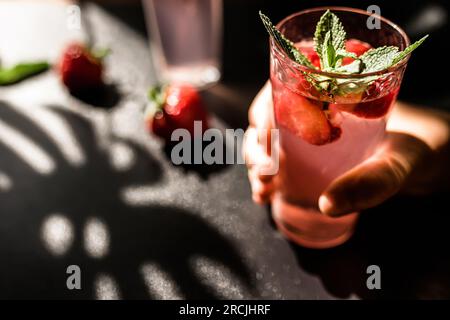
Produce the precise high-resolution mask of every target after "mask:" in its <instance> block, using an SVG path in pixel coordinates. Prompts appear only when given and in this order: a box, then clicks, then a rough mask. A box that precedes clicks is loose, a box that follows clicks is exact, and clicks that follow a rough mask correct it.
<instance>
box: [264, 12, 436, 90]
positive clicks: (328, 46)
mask: <svg viewBox="0 0 450 320" xmlns="http://www.w3.org/2000/svg"><path fill="white" fill-rule="evenodd" d="M259 15H260V17H261V20H262V22H263V24H264V26H265V27H266V29H267V31H268V33H269V34H270V36H271V37H272V38H273V39H274V40H275V42H277V43H278V45H279V46H280V47H281V48H282V49H283V51H284V52H285V53H286V54H287V55H288V56H289V57H290V59H292V60H294V61H295V62H297V63H299V64H301V65H303V66H307V67H309V68H315V67H314V66H313V65H312V63H311V62H310V61H309V60H308V58H306V57H305V56H304V55H303V54H302V53H301V52H299V50H298V49H297V48H296V47H295V46H294V44H293V43H292V41H290V40H289V39H286V38H285V37H284V36H283V34H281V32H280V31H279V30H278V29H277V28H276V27H275V26H274V25H273V24H272V22H271V21H270V19H269V18H268V17H267V16H266V15H264V14H263V13H261V11H260V12H259ZM346 36H347V34H346V32H345V29H344V27H343V25H342V23H341V21H340V20H339V18H338V16H337V15H335V14H334V13H332V12H331V11H330V10H327V11H326V12H325V13H324V14H323V15H322V17H321V18H320V19H319V22H318V23H317V26H316V30H315V33H314V49H315V51H316V53H317V55H318V56H319V58H320V65H321V70H322V71H326V72H330V73H337V74H350V75H351V74H365V73H371V72H378V71H382V70H385V69H387V68H389V67H392V66H394V65H396V64H397V63H399V62H400V61H402V60H403V59H404V58H406V57H407V56H408V55H409V54H411V52H412V51H414V50H415V49H417V48H418V47H419V46H420V45H421V44H422V43H423V42H424V41H425V39H426V38H427V37H428V35H426V36H425V37H423V38H422V39H420V40H419V41H417V42H415V43H413V44H412V45H410V46H408V47H407V48H406V49H405V50H403V51H399V48H398V47H395V46H383V47H379V48H373V49H370V50H368V51H366V52H365V53H364V54H362V55H361V56H359V57H357V56H356V55H355V54H354V53H351V52H347V51H346V50H345V41H346ZM346 57H349V58H352V59H354V61H353V62H352V63H350V64H348V65H345V66H343V65H342V60H343V59H344V58H346ZM304 74H305V76H306V79H307V80H308V81H309V82H310V83H311V84H312V85H313V86H314V87H315V88H316V89H318V90H319V91H321V92H323V93H324V94H326V95H327V96H334V95H347V94H351V93H360V92H363V91H364V90H366V88H367V87H368V86H369V85H370V84H372V83H373V82H374V81H375V80H377V79H378V78H379V77H381V76H378V75H374V76H370V77H369V76H367V77H364V78H354V79H339V78H333V77H329V76H324V75H318V74H314V73H306V72H304Z"/></svg>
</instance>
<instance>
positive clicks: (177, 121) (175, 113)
mask: <svg viewBox="0 0 450 320" xmlns="http://www.w3.org/2000/svg"><path fill="white" fill-rule="evenodd" d="M148 98H149V100H150V103H149V104H148V106H147V109H146V112H145V121H146V123H147V127H148V129H149V131H150V132H152V133H154V134H155V135H157V136H160V137H162V138H164V139H165V140H166V141H170V138H171V135H172V132H173V131H174V130H175V129H179V128H182V129H186V130H188V131H189V133H190V135H191V137H193V136H194V134H197V133H200V132H194V121H201V126H202V132H201V133H203V132H204V131H205V130H206V129H208V115H207V113H206V109H205V107H204V104H203V101H202V99H201V97H200V95H199V94H198V92H197V90H196V89H195V88H193V87H191V86H189V85H185V84H181V85H180V84H177V85H168V86H162V87H159V86H158V87H153V88H151V89H150V91H149V94H148Z"/></svg>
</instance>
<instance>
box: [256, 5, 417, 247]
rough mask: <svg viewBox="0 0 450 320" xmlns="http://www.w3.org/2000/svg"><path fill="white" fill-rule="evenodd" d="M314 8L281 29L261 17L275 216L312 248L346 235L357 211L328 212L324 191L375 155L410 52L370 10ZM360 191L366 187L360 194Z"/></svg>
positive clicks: (404, 41)
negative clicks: (275, 167) (372, 21)
mask: <svg viewBox="0 0 450 320" xmlns="http://www.w3.org/2000/svg"><path fill="white" fill-rule="evenodd" d="M329 9H330V10H327V8H316V9H310V10H306V11H302V12H299V13H297V14H294V15H291V16H289V17H287V18H286V19H284V20H283V21H282V22H280V23H279V24H278V25H277V27H275V26H273V25H272V23H271V22H270V20H269V19H268V18H267V17H266V16H265V15H264V14H262V13H261V18H262V20H263V23H264V25H265V27H266V28H267V30H268V32H269V34H270V35H271V38H270V48H271V63H270V80H271V84H272V92H273V103H274V110H273V111H274V112H273V121H274V126H275V127H276V128H278V129H279V136H280V143H279V145H278V148H279V150H278V151H279V154H280V171H279V173H278V176H277V180H276V181H277V184H278V185H277V190H278V191H277V192H276V194H275V195H274V196H273V199H272V215H273V218H274V220H275V222H276V224H277V226H278V228H279V229H280V230H281V231H282V233H283V234H285V235H286V236H287V237H288V238H290V239H291V240H293V241H295V242H296V243H298V244H301V245H303V246H306V247H311V248H327V247H332V246H336V245H339V244H341V243H343V242H344V241H346V240H347V239H348V238H349V237H350V236H351V234H352V233H353V228H354V225H355V223H356V220H357V217H358V213H356V212H354V213H351V214H348V215H345V216H343V217H338V218H335V217H329V216H325V215H324V214H322V213H320V211H319V210H318V201H319V197H320V195H321V194H322V192H323V191H324V190H325V188H326V187H327V186H328V185H329V184H330V182H331V181H333V180H334V179H335V178H337V177H338V176H340V175H341V174H343V173H345V172H346V171H348V170H350V169H351V168H353V167H355V166H356V165H358V164H359V163H361V162H362V161H364V160H366V159H367V158H368V157H370V156H371V155H373V154H374V152H375V151H376V148H377V147H378V146H379V145H380V142H381V141H382V140H383V137H384V134H385V128H386V120H387V117H388V115H389V111H390V110H391V108H392V106H393V104H394V102H395V100H396V97H397V94H398V91H399V87H400V84H401V80H402V76H403V73H404V70H405V68H406V63H407V59H408V57H409V53H410V52H411V51H412V50H413V49H415V48H416V47H417V46H418V45H420V44H421V43H422V41H423V40H424V39H421V40H420V41H418V42H417V43H415V44H413V45H411V46H409V39H408V37H407V36H406V35H405V33H404V32H403V31H402V30H401V29H399V28H398V27H397V26H396V25H395V24H393V23H391V22H389V21H388V20H386V19H384V18H381V17H377V18H379V19H380V28H379V29H369V28H368V27H367V19H368V18H369V14H368V13H367V12H365V11H361V10H356V9H349V8H338V7H336V8H329ZM362 192H363V191H362Z"/></svg>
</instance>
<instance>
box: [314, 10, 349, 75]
mask: <svg viewBox="0 0 450 320" xmlns="http://www.w3.org/2000/svg"><path fill="white" fill-rule="evenodd" d="M346 37H347V33H346V32H345V30H344V27H343V26H342V23H341V21H339V18H338V17H337V16H336V15H335V14H334V13H332V12H331V11H330V10H327V11H326V12H325V13H324V14H323V15H322V17H321V18H320V20H319V22H318V23H317V26H316V32H315V33H314V49H315V50H316V52H317V54H318V55H319V57H320V64H321V66H322V70H323V71H334V69H335V68H336V67H337V66H340V64H341V60H342V59H343V58H344V57H352V58H353V57H354V56H355V55H354V54H352V53H350V52H347V51H345V38H346Z"/></svg>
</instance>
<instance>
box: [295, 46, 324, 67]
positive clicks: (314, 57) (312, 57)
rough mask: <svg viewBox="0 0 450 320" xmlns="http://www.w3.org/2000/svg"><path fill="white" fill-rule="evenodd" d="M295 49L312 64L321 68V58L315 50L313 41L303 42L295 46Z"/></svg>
mask: <svg viewBox="0 0 450 320" xmlns="http://www.w3.org/2000/svg"><path fill="white" fill-rule="evenodd" d="M295 47H296V48H297V49H298V51H300V52H301V53H302V54H303V55H304V56H305V57H307V58H308V60H309V61H311V63H312V64H313V65H314V66H315V67H317V68H320V58H319V55H318V54H317V52H316V51H315V50H314V42H312V41H302V42H299V43H296V44H295Z"/></svg>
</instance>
